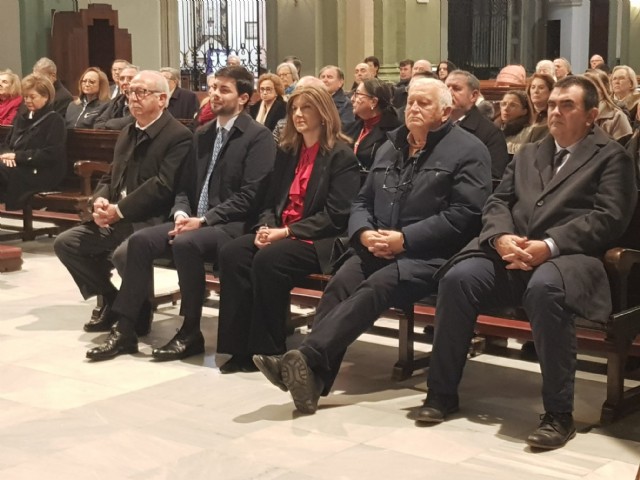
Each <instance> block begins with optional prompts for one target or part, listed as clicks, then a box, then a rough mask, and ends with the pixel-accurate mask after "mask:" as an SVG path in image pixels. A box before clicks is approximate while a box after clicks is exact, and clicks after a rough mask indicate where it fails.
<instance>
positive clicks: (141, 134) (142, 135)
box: [136, 127, 149, 147]
mask: <svg viewBox="0 0 640 480" xmlns="http://www.w3.org/2000/svg"><path fill="white" fill-rule="evenodd" d="M147 138H149V135H148V134H147V132H146V131H145V130H141V129H139V128H137V127H136V147H137V146H138V145H140V144H141V143H142V142H144V141H145V140H146V139H147Z"/></svg>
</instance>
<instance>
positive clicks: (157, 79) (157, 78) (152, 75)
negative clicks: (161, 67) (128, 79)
mask: <svg viewBox="0 0 640 480" xmlns="http://www.w3.org/2000/svg"><path fill="white" fill-rule="evenodd" d="M143 77H146V78H145V79H144V80H145V81H150V83H151V84H152V85H151V89H152V90H155V91H156V92H159V93H166V94H167V96H168V95H169V82H167V79H166V78H164V77H163V76H162V74H161V73H160V72H158V71H156V70H142V71H141V72H139V73H138V74H137V75H136V77H135V78H138V79H142V78H143ZM135 78H134V80H135Z"/></svg>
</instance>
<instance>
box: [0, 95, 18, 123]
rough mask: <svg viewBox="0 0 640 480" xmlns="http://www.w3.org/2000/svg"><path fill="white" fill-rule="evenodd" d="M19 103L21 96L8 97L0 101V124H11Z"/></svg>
mask: <svg viewBox="0 0 640 480" xmlns="http://www.w3.org/2000/svg"><path fill="white" fill-rule="evenodd" d="M21 104H22V97H20V96H17V97H14V98H10V99H8V100H5V101H4V102H2V101H0V125H11V124H12V123H13V119H14V118H15V116H16V113H18V108H20V105H21Z"/></svg>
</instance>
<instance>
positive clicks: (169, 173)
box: [54, 71, 192, 332]
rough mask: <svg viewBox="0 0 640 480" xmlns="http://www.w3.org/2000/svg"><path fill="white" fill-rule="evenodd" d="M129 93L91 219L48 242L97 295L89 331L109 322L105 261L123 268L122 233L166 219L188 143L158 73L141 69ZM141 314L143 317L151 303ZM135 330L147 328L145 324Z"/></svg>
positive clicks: (85, 292) (87, 291)
mask: <svg viewBox="0 0 640 480" xmlns="http://www.w3.org/2000/svg"><path fill="white" fill-rule="evenodd" d="M128 92H129V105H130V108H131V113H132V114H133V116H134V117H135V119H136V122H135V124H134V123H131V124H130V125H129V126H127V127H126V128H125V129H124V130H123V131H122V133H120V136H119V137H118V140H117V142H116V146H115V149H114V155H113V163H112V165H111V172H110V173H109V174H108V175H106V176H104V177H103V178H102V179H101V181H100V183H99V184H98V186H97V187H96V190H95V192H94V194H93V198H92V206H93V221H91V222H87V223H84V224H82V225H80V226H77V227H74V228H72V229H70V230H67V231H66V232H63V233H61V234H60V235H59V236H58V237H57V238H56V241H55V242H54V249H55V252H56V255H57V256H58V258H59V259H60V261H61V262H62V263H63V264H64V265H65V266H66V267H67V269H68V270H69V272H70V273H71V275H72V276H73V279H74V280H75V282H76V284H77V285H78V287H79V288H80V293H82V296H83V297H84V298H85V299H86V298H89V297H92V296H94V295H101V296H102V297H103V300H104V304H103V308H102V311H101V313H100V315H99V316H98V317H97V318H94V319H92V320H91V321H90V322H89V323H87V324H86V325H85V326H84V329H85V330H86V331H88V332H94V331H106V330H109V328H110V327H111V325H112V324H113V320H112V319H113V315H112V312H111V306H112V304H113V302H114V300H115V297H116V294H117V289H116V287H115V286H114V285H113V284H112V283H111V280H110V276H111V268H112V265H115V267H116V268H117V270H118V271H119V272H120V273H122V270H123V265H124V262H125V259H126V244H127V242H126V241H127V239H128V238H129V236H130V235H131V234H132V233H133V232H134V231H136V230H139V229H141V228H143V227H147V226H150V225H156V224H158V223H161V222H163V221H164V220H165V219H166V218H167V215H168V213H169V210H170V209H171V204H172V201H173V198H174V195H175V186H176V185H175V184H176V179H177V174H178V171H179V170H180V168H181V167H182V165H183V163H184V161H185V159H186V157H187V154H188V152H189V150H190V148H191V140H192V134H191V132H190V131H189V129H187V128H186V127H185V126H183V125H181V124H180V122H178V121H177V120H176V119H174V118H173V117H172V116H171V115H170V114H169V113H167V112H165V111H164V106H165V104H166V102H167V96H168V93H169V87H168V85H167V82H166V80H165V79H164V78H163V77H162V76H161V75H160V74H159V73H158V72H151V71H144V72H140V73H139V74H138V75H136V77H135V78H134V79H133V81H132V82H131V87H130V88H129V90H128ZM145 298H146V295H145ZM145 315H146V318H145V319H147V320H146V321H147V322H148V318H149V315H150V305H147V312H146V314H145ZM145 315H143V317H144V316H145ZM145 319H143V320H145ZM141 328H142V329H143V330H145V329H146V330H148V323H147V325H146V326H145V325H144V324H143V325H141Z"/></svg>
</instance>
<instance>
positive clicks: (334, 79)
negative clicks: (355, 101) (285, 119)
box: [318, 65, 356, 132]
mask: <svg viewBox="0 0 640 480" xmlns="http://www.w3.org/2000/svg"><path fill="white" fill-rule="evenodd" d="M318 78H320V80H322V83H324V86H325V87H327V91H328V92H329V95H331V98H332V99H333V103H334V104H335V105H336V108H337V109H338V115H340V121H341V122H342V131H343V132H346V131H347V129H348V128H349V126H350V125H351V124H352V123H353V122H355V120H356V119H355V117H354V116H353V105H351V100H349V97H347V95H346V94H345V93H344V72H343V71H342V69H341V68H339V67H336V66H335V65H327V66H326V67H322V70H320V73H319V74H318Z"/></svg>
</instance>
